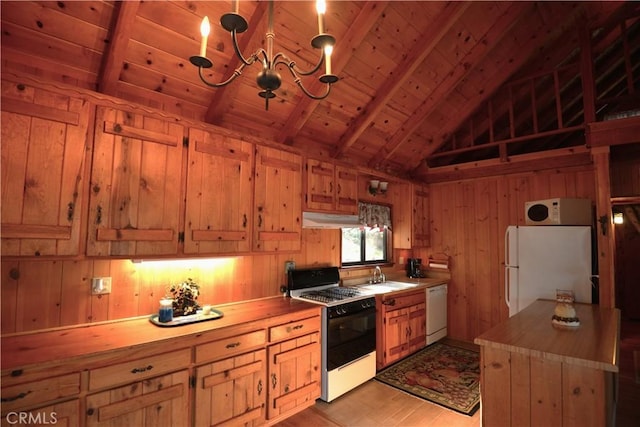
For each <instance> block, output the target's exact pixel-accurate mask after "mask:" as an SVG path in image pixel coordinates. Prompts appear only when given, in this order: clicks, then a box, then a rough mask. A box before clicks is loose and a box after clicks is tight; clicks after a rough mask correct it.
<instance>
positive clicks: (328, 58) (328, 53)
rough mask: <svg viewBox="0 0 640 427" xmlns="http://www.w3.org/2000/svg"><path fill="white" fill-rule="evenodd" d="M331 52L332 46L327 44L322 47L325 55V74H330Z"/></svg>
mask: <svg viewBox="0 0 640 427" xmlns="http://www.w3.org/2000/svg"><path fill="white" fill-rule="evenodd" d="M332 53H333V46H332V45H330V44H328V45H326V46H325V47H324V55H325V58H324V60H325V71H324V73H325V74H331V54H332Z"/></svg>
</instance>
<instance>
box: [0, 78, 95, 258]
mask: <svg viewBox="0 0 640 427" xmlns="http://www.w3.org/2000/svg"><path fill="white" fill-rule="evenodd" d="M89 112H90V109H89V104H88V103H87V102H86V101H85V100H83V99H80V98H77V97H73V96H69V95H66V94H61V93H57V92H54V91H49V90H45V89H42V88H39V87H35V86H30V85H27V84H23V83H18V82H13V81H8V80H3V81H2V213H1V214H2V255H3V256H10V255H22V256H44V255H54V256H60V255H77V254H78V253H79V252H80V236H81V234H82V233H81V229H80V225H81V213H82V212H83V206H85V205H84V203H85V201H86V196H85V193H86V191H85V188H86V187H85V185H86V184H85V182H86V180H85V174H84V170H85V164H86V163H85V158H86V144H85V142H86V140H87V138H86V133H87V128H88V122H89Z"/></svg>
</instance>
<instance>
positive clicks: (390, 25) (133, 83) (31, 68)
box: [1, 0, 640, 176]
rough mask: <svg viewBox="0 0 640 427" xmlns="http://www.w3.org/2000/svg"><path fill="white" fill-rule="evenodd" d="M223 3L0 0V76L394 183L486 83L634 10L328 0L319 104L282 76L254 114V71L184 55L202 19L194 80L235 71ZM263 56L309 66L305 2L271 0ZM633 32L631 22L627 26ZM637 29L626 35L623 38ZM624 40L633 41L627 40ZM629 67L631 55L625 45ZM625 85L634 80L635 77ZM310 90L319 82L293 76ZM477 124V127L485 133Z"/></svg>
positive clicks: (482, 99)
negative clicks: (325, 93)
mask: <svg viewBox="0 0 640 427" xmlns="http://www.w3.org/2000/svg"><path fill="white" fill-rule="evenodd" d="M231 7H232V6H231V2H230V1H144V2H140V1H137V0H132V1H126V2H113V1H63V0H60V1H37V2H29V1H2V3H1V8H2V10H1V12H2V52H1V53H2V70H3V72H5V71H18V72H21V73H25V72H26V73H33V74H35V75H37V76H40V77H43V78H46V79H51V80H55V81H60V82H64V83H68V84H72V85H77V86H79V87H83V88H88V89H91V90H95V91H98V92H102V93H104V94H107V95H112V96H116V97H119V98H122V99H124V100H127V101H132V102H136V103H140V104H143V105H147V106H150V107H154V108H160V109H163V110H165V111H168V112H171V113H175V114H178V115H181V116H184V117H187V118H191V119H197V120H201V121H205V122H208V123H212V124H215V125H219V126H222V127H225V128H228V129H231V130H234V131H239V132H242V133H244V134H249V135H253V136H257V137H261V138H265V139H268V140H273V141H277V142H279V143H282V144H286V145H291V146H294V147H298V148H300V149H301V150H305V151H306V152H308V153H310V154H311V155H313V156H323V157H332V158H336V159H340V160H344V161H348V162H351V163H354V164H358V165H363V166H368V167H371V168H375V169H380V170H383V171H385V172H388V173H392V174H397V175H405V176H406V175H411V174H412V171H415V170H416V168H418V167H420V166H423V165H424V164H425V162H424V160H428V159H429V157H430V156H431V155H434V153H436V152H437V151H438V150H439V149H440V150H441V149H442V147H444V146H446V145H447V144H448V143H449V144H450V143H451V138H452V136H453V135H455V134H456V132H458V130H459V129H460V127H461V125H462V124H463V123H465V121H467V120H469V118H470V117H472V115H473V114H474V113H476V112H477V111H478V109H479V107H481V106H483V104H484V103H486V101H487V100H488V99H490V97H491V96H493V95H494V94H496V93H497V91H498V89H499V88H500V87H501V86H503V85H504V84H505V82H507V81H509V80H510V79H513V78H517V77H518V78H519V77H523V76H525V75H526V74H527V73H529V72H541V71H542V70H545V69H547V70H548V69H553V68H554V67H557V66H558V65H560V64H563V63H566V62H567V61H570V60H572V59H573V60H575V59H576V58H577V59H579V56H577V57H576V55H575V52H576V50H577V49H578V46H579V44H578V42H579V31H580V28H589V29H592V30H593V29H596V28H599V27H602V26H605V25H608V23H609V22H611V21H612V20H613V19H614V18H616V16H617V15H620V14H624V15H625V16H632V17H634V16H635V19H634V20H633V21H632V23H634V25H635V24H637V22H636V21H637V17H638V15H639V14H640V12H639V11H638V9H639V8H638V4H637V3H634V2H595V1H593V2H592V1H588V2H525V1H516V2H506V1H495V2H489V1H487V2H437V1H329V2H328V5H327V14H326V17H325V27H326V32H328V33H331V34H333V35H334V36H335V37H336V39H337V43H336V46H335V50H334V55H333V61H332V62H333V73H334V74H337V75H338V77H339V79H340V80H339V82H338V83H336V84H335V85H334V87H333V89H332V92H331V94H330V96H329V97H328V98H326V99H324V100H322V101H315V100H311V99H310V98H308V97H306V96H304V95H303V94H302V93H301V92H300V90H298V88H297V87H296V86H295V84H294V83H293V81H292V79H291V78H290V75H289V74H288V72H287V70H286V69H284V70H279V71H280V72H281V75H282V77H283V83H282V87H281V88H280V89H279V90H277V92H276V94H277V97H276V98H275V99H274V100H272V101H271V102H270V105H269V110H268V111H265V106H264V101H263V99H262V98H259V97H258V91H259V89H258V87H257V85H256V82H255V76H256V74H257V73H258V71H259V67H258V66H256V65H254V66H252V67H248V68H246V69H245V70H244V72H243V74H242V75H241V76H240V77H239V78H238V79H237V80H236V81H235V82H233V83H232V84H231V85H229V86H226V87H224V88H219V89H214V88H209V87H207V86H205V85H204V84H202V83H201V81H200V79H199V77H198V71H197V69H196V68H195V67H194V66H192V65H191V64H190V63H189V59H188V58H189V57H190V56H192V55H195V54H197V53H198V51H199V45H200V35H199V25H200V21H201V20H202V17H203V16H205V15H206V16H208V17H209V18H210V20H211V22H212V32H211V35H210V36H209V43H208V49H207V57H208V58H210V59H211V60H212V61H213V63H214V67H213V68H212V69H209V70H207V71H206V75H207V78H208V79H210V80H211V81H215V82H219V81H222V80H224V79H226V78H228V77H229V76H230V75H231V74H232V73H233V70H234V69H236V68H237V67H238V65H239V61H238V60H237V58H236V57H235V55H234V51H233V47H232V44H231V40H230V36H229V33H227V32H225V31H224V30H223V29H222V28H221V27H220V26H219V25H218V19H219V17H220V16H221V15H222V14H224V13H227V12H229V11H230V10H231ZM239 12H240V14H241V15H242V16H244V17H245V18H246V19H247V21H248V22H249V30H248V31H247V32H246V33H243V34H240V35H239V36H238V39H239V42H240V45H241V47H242V49H243V52H244V53H245V56H248V55H249V53H251V52H254V51H255V50H257V49H258V48H260V47H262V46H264V44H265V32H266V21H267V17H266V15H267V4H266V2H264V1H240V2H239ZM274 12H275V13H274V27H275V48H274V49H275V51H276V52H278V51H282V52H284V53H285V54H286V55H287V56H289V57H290V58H291V59H293V60H294V61H296V62H297V63H298V65H299V66H300V67H301V68H305V69H309V68H311V67H312V66H313V65H314V64H315V61H316V58H317V56H318V51H316V50H314V49H312V48H311V46H310V40H311V38H312V37H313V36H314V35H315V34H316V33H317V18H316V14H315V7H314V2H312V1H277V2H276V3H275V5H274ZM636 26H637V25H636ZM637 32H638V31H637V30H636V33H637ZM636 40H637V39H636ZM632 52H633V55H632V56H631V58H635V61H636V62H635V63H634V65H633V67H635V66H636V65H635V64H637V62H638V60H637V56H638V55H637V54H636V53H637V52H638V51H637V47H636V48H634V49H632ZM632 79H633V80H635V82H634V83H632V87H633V86H634V84H637V80H638V76H637V73H636V74H635V77H633V78H632ZM304 82H305V85H306V86H307V87H308V88H309V89H310V91H312V92H314V93H320V92H321V90H322V87H321V86H320V85H319V84H318V83H317V82H316V81H315V80H307V79H306V78H305V80H304ZM485 126H486V125H485Z"/></svg>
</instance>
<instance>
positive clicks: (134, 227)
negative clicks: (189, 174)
mask: <svg viewBox="0 0 640 427" xmlns="http://www.w3.org/2000/svg"><path fill="white" fill-rule="evenodd" d="M184 132H185V131H184V127H183V126H182V125H180V124H178V123H176V122H175V121H172V120H170V119H162V118H157V117H152V116H149V115H143V114H139V113H132V112H128V111H121V110H118V109H116V108H109V107H97V109H96V123H95V133H94V151H93V165H92V169H91V187H90V203H89V220H88V221H89V226H88V230H89V231H88V232H89V235H88V243H87V254H88V255H111V256H119V255H123V256H137V255H167V254H171V255H173V254H177V253H178V233H179V229H180V228H179V227H180V213H181V210H182V209H183V205H182V203H181V200H182V193H181V189H182V188H183V185H182V182H183V180H182V166H183V165H182V161H183V155H182V153H183V149H182V148H183V147H182V144H183V138H184Z"/></svg>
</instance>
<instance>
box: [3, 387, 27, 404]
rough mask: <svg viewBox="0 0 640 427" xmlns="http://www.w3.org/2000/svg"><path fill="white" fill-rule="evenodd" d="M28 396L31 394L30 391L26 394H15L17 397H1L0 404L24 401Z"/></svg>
mask: <svg viewBox="0 0 640 427" xmlns="http://www.w3.org/2000/svg"><path fill="white" fill-rule="evenodd" d="M29 394H31V390H29V391H27V392H22V393H20V394H17V395H15V396H13V397H3V398H2V399H1V400H2V402H13V401H15V400H20V399H24V398H25V397H27V395H29Z"/></svg>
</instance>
